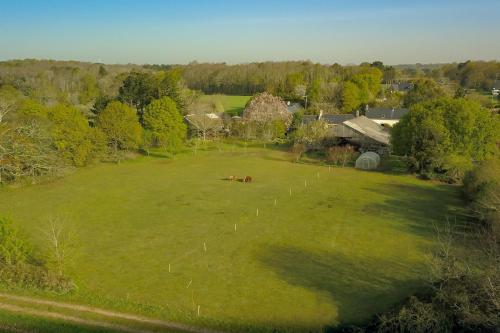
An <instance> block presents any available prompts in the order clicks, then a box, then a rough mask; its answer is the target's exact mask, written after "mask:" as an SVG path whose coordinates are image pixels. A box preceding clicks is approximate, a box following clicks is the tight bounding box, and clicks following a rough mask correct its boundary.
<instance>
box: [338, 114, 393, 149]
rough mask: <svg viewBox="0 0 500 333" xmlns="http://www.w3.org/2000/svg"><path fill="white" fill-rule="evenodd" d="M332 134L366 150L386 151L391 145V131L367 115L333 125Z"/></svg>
mask: <svg viewBox="0 0 500 333" xmlns="http://www.w3.org/2000/svg"><path fill="white" fill-rule="evenodd" d="M331 130H332V135H333V136H335V137H337V138H340V139H342V140H345V141H347V142H349V143H351V144H354V145H357V146H359V147H360V148H361V150H364V151H377V152H379V153H381V154H383V153H385V151H386V150H387V147H389V138H390V135H389V132H388V131H387V129H385V128H384V127H382V126H381V125H379V124H377V123H376V122H374V121H373V120H371V119H368V118H367V117H365V116H359V117H355V118H352V119H349V120H346V121H344V122H343V123H342V124H340V125H336V126H333V127H332V129H331Z"/></svg>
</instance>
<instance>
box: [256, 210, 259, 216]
mask: <svg viewBox="0 0 500 333" xmlns="http://www.w3.org/2000/svg"><path fill="white" fill-rule="evenodd" d="M256 214H257V215H256V216H259V209H258V208H257V213H256Z"/></svg>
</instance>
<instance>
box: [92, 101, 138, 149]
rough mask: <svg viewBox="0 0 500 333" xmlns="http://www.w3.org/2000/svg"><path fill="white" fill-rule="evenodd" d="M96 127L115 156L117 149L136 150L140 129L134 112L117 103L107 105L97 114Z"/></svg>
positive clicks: (126, 106)
mask: <svg viewBox="0 0 500 333" xmlns="http://www.w3.org/2000/svg"><path fill="white" fill-rule="evenodd" d="M97 127H98V128H99V129H101V131H102V132H103V133H104V135H105V137H106V141H107V143H108V145H109V146H110V147H111V148H112V149H113V151H114V153H115V154H116V153H117V152H118V150H119V149H123V150H128V149H135V148H138V147H139V144H140V143H141V140H142V128H141V125H140V124H139V121H138V119H137V114H136V112H135V110H134V109H132V108H131V107H130V106H128V105H126V104H123V103H121V102H118V101H114V102H111V103H109V104H108V105H107V106H106V108H105V109H104V110H103V111H102V112H101V113H100V114H99V116H98V118H97Z"/></svg>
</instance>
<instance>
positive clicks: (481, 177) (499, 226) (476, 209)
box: [463, 157, 500, 237]
mask: <svg viewBox="0 0 500 333" xmlns="http://www.w3.org/2000/svg"><path fill="white" fill-rule="evenodd" d="M463 191H464V195H465V197H466V199H467V201H468V202H469V205H470V208H471V210H472V213H473V215H474V216H475V217H476V218H477V219H479V220H480V221H482V222H484V223H485V224H486V226H487V227H488V229H489V230H490V231H492V232H493V233H494V234H496V235H497V236H498V237H500V159H499V158H498V157H496V158H493V159H490V160H486V161H484V162H482V163H480V164H479V165H477V166H476V167H475V168H474V169H473V170H471V171H470V172H468V173H467V175H466V176H465V178H464V182H463Z"/></svg>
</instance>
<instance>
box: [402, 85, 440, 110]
mask: <svg viewBox="0 0 500 333" xmlns="http://www.w3.org/2000/svg"><path fill="white" fill-rule="evenodd" d="M445 96H446V93H445V92H444V90H443V89H442V88H441V87H440V86H439V85H438V84H437V83H436V82H435V81H434V80H420V81H418V82H415V83H414V85H413V88H412V89H411V90H410V91H408V93H407V94H406V95H405V97H404V99H403V105H404V106H405V107H410V106H412V105H415V104H418V103H421V102H426V101H431V100H434V99H438V98H441V97H445Z"/></svg>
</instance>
